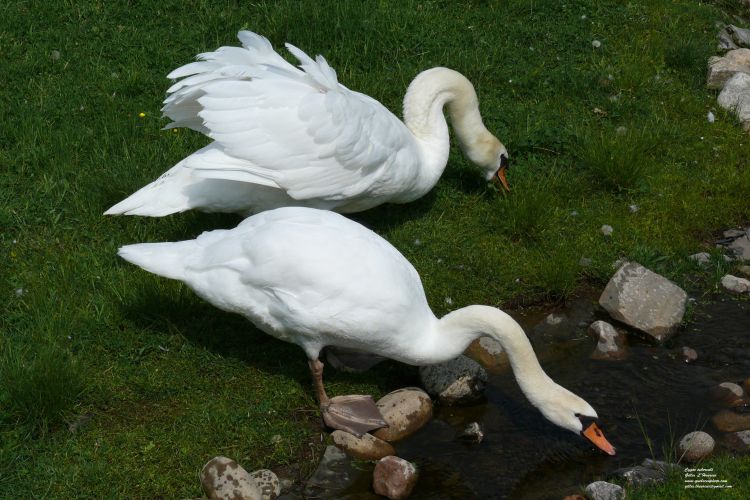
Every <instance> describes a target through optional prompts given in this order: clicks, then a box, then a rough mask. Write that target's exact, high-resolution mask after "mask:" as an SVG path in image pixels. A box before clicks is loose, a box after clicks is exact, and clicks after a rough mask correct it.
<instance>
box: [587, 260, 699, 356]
mask: <svg viewBox="0 0 750 500" xmlns="http://www.w3.org/2000/svg"><path fill="white" fill-rule="evenodd" d="M686 302H687V294H686V293H685V291H684V290H683V289H682V288H680V287H679V286H677V285H675V284H674V283H672V282H671V281H669V280H668V279H666V278H664V277H663V276H660V275H658V274H656V273H654V272H652V271H650V270H648V269H646V268H645V267H643V266H641V265H640V264H638V263H636V262H628V263H627V264H625V265H623V266H622V267H621V268H620V269H618V270H617V272H616V273H615V274H614V276H612V278H611V279H610V280H609V283H607V286H606V288H605V289H604V292H602V295H601V297H599V305H601V306H602V307H603V308H604V309H605V310H606V311H607V312H608V313H609V314H610V316H612V317H613V318H614V319H616V320H618V321H622V322H623V323H625V324H627V325H630V326H632V327H633V328H637V329H638V330H641V331H643V332H645V333H647V334H648V335H650V336H651V337H653V338H654V339H656V340H657V341H659V342H662V341H664V340H666V339H668V338H669V337H670V336H671V335H672V334H674V332H675V331H676V330H677V328H678V327H679V325H680V322H681V321H682V317H683V315H684V314H685V304H686Z"/></svg>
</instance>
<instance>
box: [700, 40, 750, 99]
mask: <svg viewBox="0 0 750 500" xmlns="http://www.w3.org/2000/svg"><path fill="white" fill-rule="evenodd" d="M737 73H746V74H748V75H750V49H736V50H730V51H729V52H727V53H726V54H725V55H724V56H723V57H719V56H714V57H711V58H709V59H708V78H707V80H708V81H707V83H706V86H707V87H708V88H710V89H717V90H719V89H722V88H724V85H725V84H726V83H727V81H728V80H729V79H730V78H732V77H733V76H734V75H735V74H737Z"/></svg>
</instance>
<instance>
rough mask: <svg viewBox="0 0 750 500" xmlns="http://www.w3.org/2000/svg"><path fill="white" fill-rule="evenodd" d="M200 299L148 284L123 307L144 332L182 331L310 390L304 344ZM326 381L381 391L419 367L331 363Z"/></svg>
mask: <svg viewBox="0 0 750 500" xmlns="http://www.w3.org/2000/svg"><path fill="white" fill-rule="evenodd" d="M196 301H198V302H197V303H196ZM196 301H193V300H185V295H182V294H181V295H180V296H178V297H170V296H167V295H165V294H163V293H159V292H158V291H154V290H150V289H145V288H144V289H143V290H142V291H141V293H140V294H139V298H138V300H137V301H135V302H131V303H129V304H126V305H124V307H123V311H122V312H123V315H124V316H125V317H127V318H130V319H131V321H132V322H133V323H134V324H135V325H136V326H137V327H141V328H142V331H144V332H153V333H154V335H156V334H159V335H162V334H177V335H180V336H182V337H184V338H185V339H186V340H187V341H188V342H190V343H192V344H194V345H197V346H200V347H202V348H204V349H206V350H208V351H210V352H212V353H215V354H217V355H219V356H221V357H224V358H234V359H237V360H239V361H240V362H242V363H243V364H246V365H249V366H253V367H254V368H256V369H259V370H261V371H263V372H266V373H269V374H273V375H283V376H285V377H287V378H289V379H292V380H295V381H296V382H297V383H299V384H300V385H301V386H303V387H310V395H311V396H312V394H313V392H312V387H311V378H310V372H309V370H308V367H307V358H306V356H305V354H304V352H303V351H302V349H301V348H300V347H298V346H297V345H296V344H292V343H289V342H284V341H281V340H278V339H276V338H274V337H272V336H270V335H267V334H266V333H264V332H262V331H261V330H259V329H257V328H256V327H255V326H253V324H252V323H251V322H250V321H248V320H247V319H245V318H244V317H242V316H240V315H237V314H232V313H228V312H224V311H221V310H219V309H217V308H215V307H213V306H211V305H210V304H208V303H205V302H202V301H200V299H197V298H196ZM155 341H156V340H155ZM322 361H324V362H325V360H322ZM324 381H325V382H326V383H327V384H329V385H330V384H331V383H337V384H345V385H353V384H374V385H376V386H377V387H378V390H379V391H380V392H382V393H386V392H390V391H391V390H394V389H396V388H399V387H404V386H405V385H404V383H405V381H408V382H409V383H411V384H412V385H414V384H415V383H417V380H416V369H413V368H410V367H408V366H407V365H403V364H401V363H397V362H395V361H388V362H384V363H381V364H380V365H378V366H376V367H373V368H372V369H370V370H369V371H367V372H365V373H358V374H353V373H342V372H338V371H336V370H335V369H333V368H330V367H328V368H327V369H326V370H325V373H324ZM332 395H335V394H332Z"/></svg>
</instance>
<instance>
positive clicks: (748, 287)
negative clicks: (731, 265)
mask: <svg viewBox="0 0 750 500" xmlns="http://www.w3.org/2000/svg"><path fill="white" fill-rule="evenodd" d="M721 286H723V287H724V290H726V291H727V292H729V293H735V294H743V293H749V292H750V280H747V279H745V278H738V277H737V276H732V275H731V274H727V275H726V276H724V277H723V278H721Z"/></svg>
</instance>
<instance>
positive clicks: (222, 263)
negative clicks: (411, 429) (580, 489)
mask: <svg viewBox="0 0 750 500" xmlns="http://www.w3.org/2000/svg"><path fill="white" fill-rule="evenodd" d="M119 255H120V256H121V257H122V258H124V259H125V260H127V261H129V262H132V263H133V264H136V265H138V266H140V267H142V268H143V269H145V270H147V271H150V272H152V273H156V274H158V275H161V276H165V277H167V278H172V279H177V280H181V281H183V282H185V283H186V284H187V285H188V286H189V287H190V288H192V289H193V290H194V291H195V292H196V293H197V294H198V295H199V296H200V297H202V298H203V299H205V300H207V301H208V302H210V303H211V304H213V305H215V306H217V307H219V308H220V309H223V310H225V311H231V312H235V313H238V314H241V315H243V316H245V317H246V318H248V319H249V320H250V321H252V322H253V323H254V324H255V325H256V326H257V327H258V328H260V329H261V330H263V331H264V332H266V333H268V334H270V335H273V336H274V337H277V338H279V339H282V340H286V341H288V342H293V343H295V344H297V345H299V346H300V347H302V349H303V350H304V351H305V354H306V355H307V358H308V360H309V365H310V371H311V374H312V378H313V383H314V386H315V391H316V396H317V398H318V401H319V403H320V408H321V411H322V414H323V419H324V421H325V423H326V424H327V425H329V426H330V427H333V428H337V429H342V430H345V431H348V432H351V433H353V434H357V435H361V434H363V433H365V432H367V431H369V430H371V429H375V428H378V427H383V426H384V425H385V422H384V421H383V420H382V417H381V415H380V413H379V412H378V410H377V407H376V406H375V404H374V402H373V401H372V398H371V397H370V396H339V397H334V398H329V397H328V395H327V394H326V392H325V389H324V387H323V379H322V376H323V364H322V363H321V362H320V360H319V359H318V356H319V353H320V351H321V349H322V348H323V347H325V346H338V347H345V348H350V349H358V350H362V351H367V352H371V353H374V354H378V355H381V356H386V357H389V358H392V359H395V360H398V361H402V362H404V363H408V364H412V365H428V364H433V363H441V362H444V361H448V360H450V359H453V358H455V357H457V356H458V355H460V354H461V353H462V352H463V351H464V350H465V349H466V347H467V346H468V345H469V343H471V342H472V341H473V340H474V339H476V338H478V337H480V336H485V335H486V336H489V337H491V338H494V339H496V340H497V341H498V342H500V344H502V346H503V348H504V349H505V351H506V352H507V353H508V356H509V359H510V363H511V367H512V368H513V374H514V375H515V378H516V380H517V381H518V384H519V385H520V387H521V390H522V391H523V393H524V394H525V395H526V397H527V398H528V400H529V401H530V402H531V404H532V405H534V406H535V407H536V408H537V409H538V410H539V411H541V412H542V414H543V415H544V416H545V417H546V418H547V419H548V420H549V421H551V422H552V423H554V424H556V425H558V426H560V427H562V428H564V429H568V430H570V431H572V432H575V433H576V434H580V435H582V436H583V437H585V438H586V439H588V440H589V441H591V442H592V443H593V444H594V445H596V446H597V447H599V448H600V449H601V450H603V451H604V452H606V453H609V454H610V455H614V453H615V450H614V448H613V447H612V445H611V444H609V442H607V440H606V439H605V437H604V435H603V434H602V432H601V430H600V429H599V427H598V426H597V423H596V419H597V414H596V411H594V409H593V408H592V407H591V406H590V405H589V404H588V403H587V402H586V401H584V400H583V399H581V398H580V397H578V396H576V395H575V394H573V393H572V392H570V391H568V390H567V389H565V388H563V387H561V386H560V385H558V384H556V383H555V382H554V381H553V380H552V379H551V378H550V377H549V376H547V374H546V373H545V372H544V371H543V370H542V368H541V366H540V365H539V362H538V361H537V358H536V356H535V355H534V351H533V349H532V348H531V344H530V343H529V340H528V338H527V337H526V335H525V334H524V332H523V330H522V329H521V327H520V325H518V323H516V322H515V321H514V320H513V319H512V318H511V317H510V316H509V315H507V314H506V313H504V312H502V311H500V310H499V309H496V308H493V307H488V306H481V305H474V306H468V307H464V308H463V309H459V310H456V311H453V312H451V313H449V314H447V315H445V316H444V317H442V318H440V319H438V318H436V317H435V315H434V314H433V313H432V311H431V310H430V307H429V305H428V304H427V298H426V297H425V293H424V289H423V288H422V282H421V280H420V278H419V275H418V274H417V271H416V270H415V269H414V267H413V266H412V265H411V264H410V263H409V262H408V261H407V260H406V258H405V257H404V256H403V255H401V254H400V253H399V252H398V250H396V249H395V248H394V247H393V246H391V244H390V243H388V242H387V241H385V240H384V239H383V238H381V237H380V236H378V235H377V234H375V233H374V232H372V231H370V230H369V229H366V228H365V227H363V226H361V225H360V224H358V223H356V222H353V221H351V220H348V219H347V218H345V217H343V216H341V215H339V214H336V213H333V212H329V211H323V210H315V209H311V208H303V207H286V208H280V209H276V210H272V211H268V212H263V213H260V214H258V215H254V216H252V217H249V218H247V219H245V220H244V221H243V222H242V223H240V224H239V226H237V227H236V228H234V229H231V230H216V231H210V232H206V233H203V234H202V235H200V236H199V237H198V238H197V239H194V240H189V241H181V242H176V243H145V244H137V245H128V246H124V247H122V248H120V250H119Z"/></svg>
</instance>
